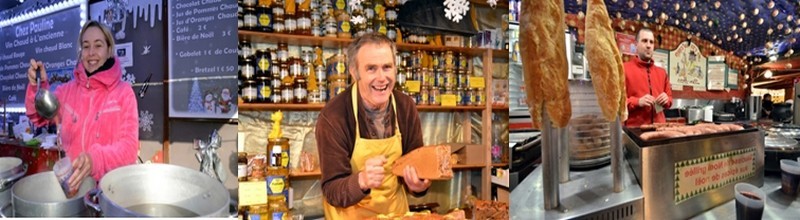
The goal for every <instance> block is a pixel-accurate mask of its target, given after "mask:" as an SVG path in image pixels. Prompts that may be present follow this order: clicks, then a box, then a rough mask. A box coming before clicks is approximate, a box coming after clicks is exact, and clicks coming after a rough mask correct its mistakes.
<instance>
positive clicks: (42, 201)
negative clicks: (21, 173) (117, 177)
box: [11, 171, 96, 217]
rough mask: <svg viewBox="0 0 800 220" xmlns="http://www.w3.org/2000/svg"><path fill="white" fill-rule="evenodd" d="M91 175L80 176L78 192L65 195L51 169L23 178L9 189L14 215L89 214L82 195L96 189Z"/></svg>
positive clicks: (67, 215)
mask: <svg viewBox="0 0 800 220" xmlns="http://www.w3.org/2000/svg"><path fill="white" fill-rule="evenodd" d="M95 186H96V183H95V180H94V178H92V177H91V176H87V177H86V178H85V179H83V183H81V187H80V189H78V194H76V196H74V197H72V198H65V196H64V190H62V189H61V185H60V184H59V183H58V179H56V174H55V173H53V171H47V172H41V173H37V174H34V175H30V176H27V177H25V178H22V179H21V180H20V181H19V182H17V183H16V184H14V187H13V188H12V189H11V191H12V195H13V196H14V200H13V205H14V216H15V217H79V216H89V215H90V212H89V209H87V208H86V205H84V204H83V195H86V193H88V192H89V191H90V190H91V189H93V188H95Z"/></svg>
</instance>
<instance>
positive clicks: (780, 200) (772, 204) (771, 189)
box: [691, 173, 800, 219]
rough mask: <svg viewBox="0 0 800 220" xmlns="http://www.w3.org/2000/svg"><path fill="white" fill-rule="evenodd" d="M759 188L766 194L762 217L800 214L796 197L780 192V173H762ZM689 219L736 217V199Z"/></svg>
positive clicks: (793, 217)
mask: <svg viewBox="0 0 800 220" xmlns="http://www.w3.org/2000/svg"><path fill="white" fill-rule="evenodd" d="M761 190H764V193H765V194H766V195H767V201H766V209H764V215H763V219H797V217H798V216H800V201H798V198H797V197H794V198H792V197H790V196H787V195H786V194H783V193H782V192H781V177H780V173H771V174H767V175H764V186H762V187H761ZM691 219H736V201H735V200H733V199H732V200H731V201H728V202H726V203H724V204H722V205H719V206H717V207H714V208H712V209H711V210H708V211H706V212H704V213H702V214H700V215H697V216H694V217H692V218H691Z"/></svg>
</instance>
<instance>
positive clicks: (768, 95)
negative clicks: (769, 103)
mask: <svg viewBox="0 0 800 220" xmlns="http://www.w3.org/2000/svg"><path fill="white" fill-rule="evenodd" d="M767 97H772V95H770V94H769V93H767V94H764V98H765V99H766V98H767Z"/></svg>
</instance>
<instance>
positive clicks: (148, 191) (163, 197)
mask: <svg viewBox="0 0 800 220" xmlns="http://www.w3.org/2000/svg"><path fill="white" fill-rule="evenodd" d="M92 198H97V203H94V202H93V201H92V200H93V199H92ZM84 202H86V204H87V205H88V206H90V207H92V208H94V209H95V210H97V211H99V212H101V213H102V215H103V216H106V217H143V216H150V217H227V216H228V215H229V207H228V205H229V203H230V193H228V190H227V189H225V186H223V185H222V183H220V182H219V181H218V180H216V179H214V178H211V177H210V176H208V175H205V174H203V173H201V172H199V171H197V170H193V169H189V168H185V167H181V166H176V165H169V164H135V165H128V166H125V167H120V168H117V169H115V170H112V171H111V172H109V173H107V174H106V175H105V176H104V177H103V179H101V180H100V187H99V188H98V189H95V190H92V192H90V193H89V194H88V195H86V197H85V198H84Z"/></svg>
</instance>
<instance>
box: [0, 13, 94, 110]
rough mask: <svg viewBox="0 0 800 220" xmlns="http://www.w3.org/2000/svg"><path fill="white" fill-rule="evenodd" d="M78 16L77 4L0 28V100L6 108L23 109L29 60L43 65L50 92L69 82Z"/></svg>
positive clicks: (75, 44) (74, 58)
mask: <svg viewBox="0 0 800 220" xmlns="http://www.w3.org/2000/svg"><path fill="white" fill-rule="evenodd" d="M84 8H85V7H84ZM35 13H37V12H31V13H30V14H29V15H32V14H35ZM81 13H84V12H83V10H82V9H81V7H80V5H79V4H78V5H74V6H72V7H68V8H66V9H63V10H58V11H55V12H52V13H49V14H45V15H42V16H36V17H33V18H30V19H27V20H24V21H22V22H17V23H14V24H11V25H9V26H5V27H0V43H2V45H0V48H2V49H0V100H2V101H7V102H8V103H9V104H8V107H20V108H21V107H24V105H25V90H26V89H27V85H28V76H27V74H28V67H30V60H31V59H32V58H33V59H36V60H40V61H42V62H43V63H44V65H45V69H46V70H47V73H48V78H49V79H48V80H49V82H50V83H51V85H53V86H51V87H50V89H51V90H55V88H56V87H57V86H58V85H60V84H61V83H64V82H67V81H69V80H70V79H72V70H73V69H74V68H75V65H76V64H77V63H78V49H80V45H78V33H79V32H80V30H81V24H82V23H83V22H82V21H83V19H81ZM29 15H26V16H29Z"/></svg>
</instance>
